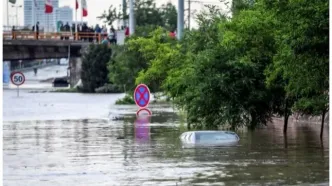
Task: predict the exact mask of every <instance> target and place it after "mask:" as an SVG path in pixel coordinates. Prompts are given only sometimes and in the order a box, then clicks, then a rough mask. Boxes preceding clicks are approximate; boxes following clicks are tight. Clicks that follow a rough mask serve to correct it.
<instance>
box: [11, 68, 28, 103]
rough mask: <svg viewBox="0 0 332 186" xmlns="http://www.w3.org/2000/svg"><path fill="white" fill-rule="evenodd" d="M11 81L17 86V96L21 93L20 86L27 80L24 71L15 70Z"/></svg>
mask: <svg viewBox="0 0 332 186" xmlns="http://www.w3.org/2000/svg"><path fill="white" fill-rule="evenodd" d="M10 80H11V82H12V83H13V84H14V85H16V86H17V97H19V95H20V89H19V86H21V85H23V83H24V82H25V76H24V74H23V73H22V72H13V73H12V76H11V77H10Z"/></svg>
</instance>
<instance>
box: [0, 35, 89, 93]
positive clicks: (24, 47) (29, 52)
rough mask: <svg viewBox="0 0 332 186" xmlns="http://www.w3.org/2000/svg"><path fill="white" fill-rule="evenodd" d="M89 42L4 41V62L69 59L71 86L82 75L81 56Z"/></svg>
mask: <svg viewBox="0 0 332 186" xmlns="http://www.w3.org/2000/svg"><path fill="white" fill-rule="evenodd" d="M89 44H91V43H88V42H83V41H71V40H3V61H16V60H34V59H57V58H69V69H70V79H69V82H70V85H71V86H74V85H75V84H76V83H77V82H78V81H79V79H80V78H81V77H80V73H81V66H82V61H81V56H82V55H83V53H84V51H85V50H86V49H87V47H88V46H89Z"/></svg>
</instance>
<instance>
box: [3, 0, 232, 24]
mask: <svg viewBox="0 0 332 186" xmlns="http://www.w3.org/2000/svg"><path fill="white" fill-rule="evenodd" d="M7 1H8V0H3V7H2V8H3V25H7V8H6V7H7V6H6V2H7ZM192 1H194V2H192V4H191V9H192V11H196V12H200V11H201V10H202V9H203V7H204V4H208V3H211V4H217V5H222V3H220V2H219V0H192ZM198 1H199V2H198ZM156 2H157V6H158V5H159V6H160V5H162V4H164V3H167V2H172V3H173V4H174V5H175V6H176V7H177V3H178V0H156ZM202 2H203V3H202ZM120 4H122V0H87V7H88V16H87V17H84V19H83V20H84V21H87V22H88V23H89V25H96V24H104V23H103V21H102V20H99V19H97V16H100V15H101V14H102V13H103V12H104V11H105V10H108V8H109V7H110V6H111V5H113V7H117V9H118V8H119V7H120ZM16 5H22V6H23V0H17V2H16ZM59 6H60V7H62V6H70V7H72V8H74V7H75V0H59ZM187 7H188V3H187V0H185V9H187ZM223 9H226V7H223ZM8 10H9V11H8V12H9V23H10V25H13V23H14V24H16V17H15V15H16V8H13V7H11V4H10V3H9V8H8ZM17 12H18V16H17V17H18V24H19V25H21V26H22V25H23V16H24V14H23V8H19V9H18V10H17ZM80 15H81V13H80V12H78V16H77V19H78V20H81V17H80ZM186 15H187V14H185V16H186ZM74 17H75V13H74ZM193 17H194V16H192V19H191V27H196V26H197V24H196V22H195V19H194V18H193ZM185 19H186V17H185ZM114 26H117V25H116V24H115V25H114Z"/></svg>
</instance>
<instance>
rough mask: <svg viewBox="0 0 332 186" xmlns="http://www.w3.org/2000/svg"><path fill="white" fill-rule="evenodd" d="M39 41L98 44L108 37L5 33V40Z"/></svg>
mask: <svg viewBox="0 0 332 186" xmlns="http://www.w3.org/2000/svg"><path fill="white" fill-rule="evenodd" d="M37 37H38V39H39V40H83V41H88V42H98V43H101V41H102V40H103V39H104V37H107V34H101V33H94V32H76V33H72V32H55V33H48V32H42V33H38V35H37V33H35V32H33V31H12V32H10V33H9V32H6V33H3V39H4V40H13V39H15V40H24V39H30V40H31V39H37Z"/></svg>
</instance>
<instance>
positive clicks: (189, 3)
mask: <svg viewBox="0 0 332 186" xmlns="http://www.w3.org/2000/svg"><path fill="white" fill-rule="evenodd" d="M190 5H191V1H190V0H188V30H190V13H191V12H190Z"/></svg>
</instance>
